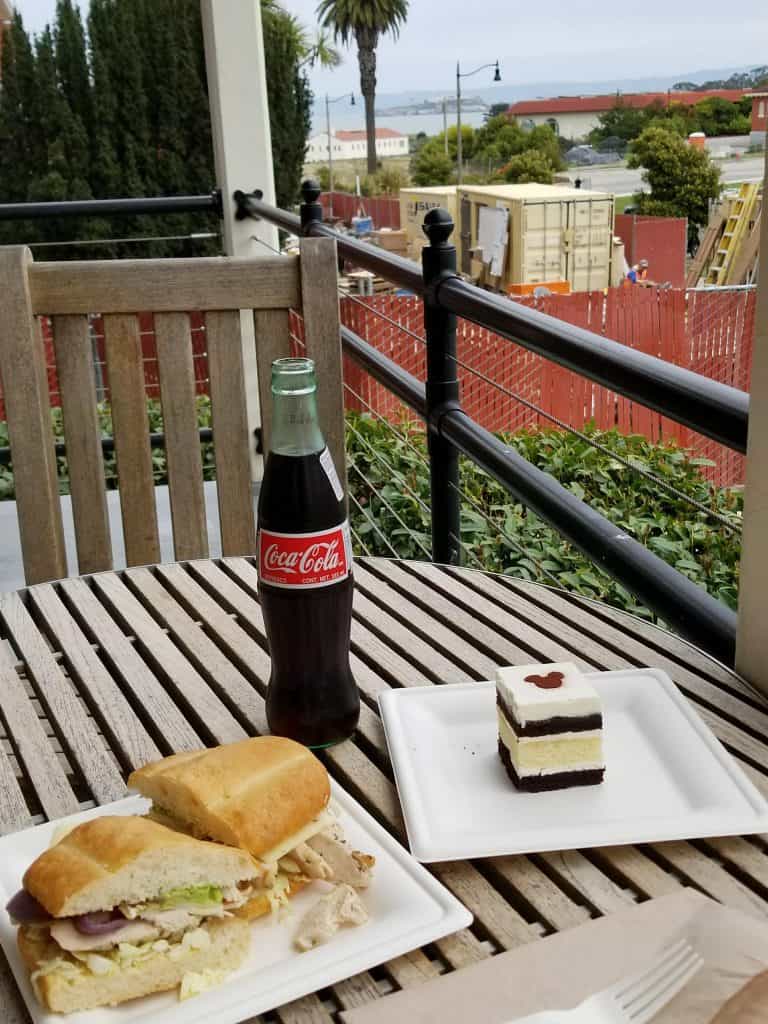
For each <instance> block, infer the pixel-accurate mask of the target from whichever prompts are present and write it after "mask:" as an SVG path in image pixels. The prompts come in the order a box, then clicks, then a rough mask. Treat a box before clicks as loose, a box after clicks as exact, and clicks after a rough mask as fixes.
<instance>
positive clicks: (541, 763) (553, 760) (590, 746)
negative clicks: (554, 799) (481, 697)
mask: <svg viewBox="0 0 768 1024" xmlns="http://www.w3.org/2000/svg"><path fill="white" fill-rule="evenodd" d="M498 720H499V736H500V738H501V741H502V742H503V744H504V746H505V747H506V748H507V750H508V751H509V756H510V757H511V759H512V764H513V765H514V767H515V771H516V772H517V774H518V775H519V776H520V777H521V778H522V777H523V776H526V775H553V774H555V773H556V772H578V771H589V770H591V769H596V768H604V767H605V762H604V760H603V737H602V732H600V731H599V730H596V731H590V732H581V733H579V732H575V733H557V734H555V735H554V736H523V737H518V736H517V734H516V733H515V732H514V730H513V729H512V728H511V727H510V725H509V722H507V720H506V718H505V717H504V715H503V714H502V713H501V711H499V712H498Z"/></svg>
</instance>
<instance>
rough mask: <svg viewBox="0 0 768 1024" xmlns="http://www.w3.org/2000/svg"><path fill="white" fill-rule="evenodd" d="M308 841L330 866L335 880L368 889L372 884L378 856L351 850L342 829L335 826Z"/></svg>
mask: <svg viewBox="0 0 768 1024" xmlns="http://www.w3.org/2000/svg"><path fill="white" fill-rule="evenodd" d="M308 843H309V845H310V846H311V847H312V849H313V850H314V851H315V853H317V854H319V856H320V858H321V859H322V861H323V863H324V864H326V865H327V866H328V867H329V868H330V870H331V877H332V878H333V880H334V882H343V883H345V884H346V885H351V886H353V887H354V888H355V889H366V888H367V887H368V886H369V885H370V882H371V872H372V870H373V865H374V864H375V863H376V858H375V857H371V856H370V854H367V853H360V852H359V851H358V850H350V848H349V846H348V844H347V842H346V840H345V839H344V838H343V834H342V833H341V830H340V829H338V828H336V827H334V828H333V829H328V830H327V831H325V832H321V833H320V834H319V835H316V836H313V837H312V839H310V840H308Z"/></svg>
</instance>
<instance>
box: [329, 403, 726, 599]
mask: <svg viewBox="0 0 768 1024" xmlns="http://www.w3.org/2000/svg"><path fill="white" fill-rule="evenodd" d="M348 423H349V426H350V430H349V431H348V435H347V452H348V458H349V466H350V468H349V486H350V491H351V494H352V495H353V496H354V498H355V499H356V501H357V502H358V503H359V504H360V506H361V507H362V509H363V511H362V512H361V511H360V510H359V509H358V508H357V507H356V505H355V502H354V501H352V502H350V514H351V521H352V527H353V530H354V531H355V533H356V534H357V536H358V537H359V538H360V540H361V541H362V542H363V543H364V544H365V545H366V547H367V548H368V549H369V550H370V552H371V553H372V554H376V555H392V550H391V548H394V550H395V551H396V552H397V554H398V555H399V556H400V557H402V558H423V557H424V552H423V550H422V549H421V548H420V547H419V541H420V542H421V543H422V544H423V545H424V547H426V548H427V550H429V546H430V517H429V514H428V512H427V511H426V510H425V509H424V508H423V507H422V505H421V504H420V503H419V501H418V500H417V498H418V499H421V501H422V502H423V503H424V504H425V505H426V506H427V507H428V506H429V472H428V469H427V464H426V458H427V456H426V440H425V435H424V432H423V430H421V428H420V427H417V426H416V425H414V424H408V423H403V424H401V425H400V426H399V427H398V431H399V433H400V434H401V435H402V437H403V438H404V439H400V438H399V437H397V436H395V435H394V434H393V433H392V431H391V430H390V429H389V427H388V426H387V425H386V424H383V423H381V422H380V421H377V420H374V419H372V418H371V417H370V416H368V415H358V414H351V415H349V416H348ZM584 433H585V434H586V435H587V436H589V437H591V438H593V439H594V440H598V441H599V442H600V443H601V444H602V445H603V446H604V447H605V448H608V449H609V452H610V454H605V453H603V452H601V451H599V450H598V449H595V448H593V447H592V446H590V445H589V444H588V443H587V442H586V441H583V440H581V439H580V438H578V437H574V436H573V435H571V434H566V433H563V432H561V431H557V430H538V431H527V430H526V431H521V432H520V433H518V434H514V435H504V436H502V439H503V440H504V442H505V443H506V444H508V445H509V446H510V447H511V448H514V449H515V450H516V451H517V452H519V453H520V454H521V455H522V456H524V457H525V458H526V459H528V460H529V461H530V462H532V463H533V464H534V465H536V466H538V467H539V468H540V469H543V470H545V471H546V472H548V473H551V474H552V475H553V476H554V477H556V478H557V479H558V480H559V481H560V483H562V484H563V485H564V486H565V487H567V488H568V489H569V490H570V491H571V492H572V493H574V494H575V495H576V496H577V497H578V498H581V499H583V500H584V501H586V502H588V503H589V504H590V505H591V506H592V507H593V508H594V509H596V510H597V511H598V512H600V513H601V514H602V515H604V516H606V518H608V519H610V520H611V522H613V523H615V524H616V526H617V527H618V528H620V529H622V530H624V531H626V532H627V533H628V534H630V535H631V536H633V537H635V538H636V539H637V540H639V541H640V542H641V543H642V544H645V545H646V547H648V548H650V549H651V550H652V551H653V552H654V553H655V554H657V555H659V556H660V557H661V558H663V559H664V560H665V561H666V562H668V563H669V564H670V565H672V566H674V567H675V568H676V569H678V570H679V571H680V572H682V573H684V574H685V575H686V576H688V577H689V578H690V579H692V580H694V582H696V583H698V584H700V585H701V586H703V587H705V588H706V589H707V590H708V591H709V592H710V593H711V594H713V595H714V596H715V597H717V598H718V599H719V600H721V601H723V602H724V603H725V604H727V605H729V606H730V607H732V608H735V607H736V600H737V593H738V571H739V570H738V563H739V551H740V542H739V536H738V534H737V533H734V532H732V531H730V530H728V529H727V528H726V527H724V526H721V525H719V524H718V523H717V522H716V521H713V520H712V519H711V518H710V517H708V516H707V515H706V514H705V513H704V512H700V511H698V510H696V509H695V508H692V507H691V506H690V505H689V504H688V503H687V502H686V501H685V500H684V499H683V498H677V497H675V496H674V495H670V494H668V493H667V492H665V491H664V490H662V489H661V488H660V487H659V486H658V485H657V484H656V483H654V482H653V481H651V480H649V479H647V478H645V477H643V476H641V475H640V474H638V473H636V472H634V471H633V470H632V469H629V468H627V467H626V466H624V465H623V464H622V463H621V462H619V461H617V459H615V458H614V457H613V455H614V454H615V455H619V456H621V457H622V458H624V459H627V460H629V461H630V462H632V463H633V464H636V465H639V466H640V467H642V468H643V469H645V470H647V471H650V472H651V473H653V474H654V475H655V476H656V477H658V478H660V479H662V480H664V481H665V482H667V483H669V484H672V485H673V486H674V487H675V488H677V490H679V491H681V492H682V493H683V494H684V495H687V496H688V497H691V498H694V499H695V500H696V501H698V502H700V503H702V504H704V505H705V506H706V507H707V508H711V509H712V511H714V512H717V513H718V514H719V515H721V516H723V517H724V518H726V519H728V520H730V521H732V522H733V523H734V524H736V525H738V524H739V522H740V518H741V511H742V496H741V494H740V493H739V492H735V491H721V490H717V489H715V488H713V487H712V486H711V485H710V484H709V483H708V482H707V481H706V480H705V479H704V477H703V476H702V475H701V466H702V465H703V464H706V463H705V460H701V459H694V458H691V457H690V454H689V453H688V452H686V451H685V450H684V449H682V448H679V447H678V446H677V445H675V444H672V443H663V444H652V443H651V442H649V441H647V440H646V439H645V438H644V437H641V436H637V435H631V436H625V435H622V434H620V433H619V432H618V431H615V430H613V431H609V432H601V431H598V430H597V429H595V428H591V427H590V428H587V429H586V430H585V431H584ZM363 478H365V479H363ZM461 487H462V491H463V493H464V494H465V495H467V496H468V498H470V499H471V501H464V502H463V505H462V512H461V536H462V542H463V544H464V545H465V550H464V562H465V564H466V565H468V566H474V567H479V565H482V566H483V567H484V568H486V569H488V570H491V571H493V572H501V573H506V574H508V575H512V576H518V577H522V578H523V579H528V580H537V581H539V582H543V583H550V584H554V583H557V584H559V585H560V586H562V587H565V588H566V589H567V590H572V591H576V592H577V593H579V594H583V595H584V596H586V597H593V598H597V599H599V600H602V601H606V602H607V603H609V604H612V605H616V606H617V607H619V608H624V609H627V610H629V611H632V612H635V613H636V614H639V615H643V616H645V617H647V618H650V617H651V613H650V612H649V611H648V609H646V608H643V607H641V606H639V605H638V604H637V602H636V600H635V598H634V597H633V596H632V595H631V594H630V593H629V592H628V591H627V590H626V589H625V588H624V587H623V586H621V584H620V583H617V582H616V581H615V580H613V579H611V577H609V576H607V575H606V574H605V573H604V572H602V571H601V570H600V569H599V568H597V567H596V566H595V565H593V563H591V562H590V561H589V560H588V559H586V558H585V557H584V556H583V555H582V554H581V553H580V552H579V551H577V550H576V549H575V548H574V547H573V546H572V545H571V544H569V543H568V542H567V541H565V540H563V538H562V537H560V536H559V534H557V533H556V532H555V531H554V530H553V529H552V528H551V527H549V526H548V525H547V524H546V523H545V522H543V521H542V520H541V519H540V518H539V517H538V516H536V515H535V514H534V513H533V512H531V511H529V510H528V509H527V508H525V507H524V506H523V505H521V504H520V503H519V502H516V501H514V499H513V498H512V497H511V496H510V495H509V493H508V492H507V491H506V490H505V489H504V488H503V487H501V485H500V484H498V483H497V482H496V481H495V480H493V479H492V478H491V477H490V476H488V474H487V473H485V472H484V471H483V470H481V469H479V468H478V467H477V466H475V465H474V463H472V462H470V461H469V460H468V459H462V466H461ZM414 494H415V495H416V497H414ZM387 506H389V507H387ZM395 513H396V514H397V515H395ZM382 534H383V535H384V537H386V541H385V540H384V539H383V537H382ZM505 535H506V536H505ZM387 542H388V543H387ZM390 545H391V548H390ZM358 553H362V548H361V547H359V550H358Z"/></svg>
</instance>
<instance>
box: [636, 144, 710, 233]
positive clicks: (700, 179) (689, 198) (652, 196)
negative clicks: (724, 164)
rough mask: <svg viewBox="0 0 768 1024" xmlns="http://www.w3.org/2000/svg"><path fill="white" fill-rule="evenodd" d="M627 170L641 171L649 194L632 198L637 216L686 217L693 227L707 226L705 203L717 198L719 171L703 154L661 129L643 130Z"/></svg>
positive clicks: (707, 206) (706, 205)
mask: <svg viewBox="0 0 768 1024" xmlns="http://www.w3.org/2000/svg"><path fill="white" fill-rule="evenodd" d="M627 166H628V167H642V168H643V181H644V182H645V183H646V185H648V186H649V187H650V193H648V192H640V193H638V194H637V195H636V196H635V197H634V202H635V205H636V206H637V209H638V212H639V213H645V214H650V215H652V216H659V217H687V218H688V224H689V226H690V225H694V226H696V227H698V226H701V225H703V224H705V223H706V222H707V219H708V215H709V203H710V202H711V201H712V200H714V199H716V198H717V197H718V195H719V194H720V171H719V169H718V168H717V167H715V166H714V165H713V163H712V161H711V160H710V158H709V154H708V153H707V152H706V151H705V150H701V149H695V148H694V147H693V146H689V145H688V144H687V143H686V142H685V140H684V139H681V138H680V136H679V135H675V134H673V133H672V132H668V131H665V130H664V129H663V128H658V127H651V128H646V130H645V131H644V132H643V133H642V135H641V136H640V138H639V139H637V140H636V141H635V142H634V143H633V145H632V149H631V151H630V155H629V159H628V161H627Z"/></svg>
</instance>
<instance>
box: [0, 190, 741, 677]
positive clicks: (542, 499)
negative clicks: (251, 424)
mask: <svg viewBox="0 0 768 1024" xmlns="http://www.w3.org/2000/svg"><path fill="white" fill-rule="evenodd" d="M302 194H303V203H302V206H301V216H297V215H296V214H293V213H290V212H288V211H286V210H280V209H278V208H276V207H273V206H270V205H268V204H266V203H264V202H263V200H262V197H261V194H260V193H259V192H252V193H245V192H236V193H235V194H234V196H233V200H234V203H235V206H236V210H237V216H238V218H240V219H243V218H246V217H251V218H254V219H257V220H258V219H264V220H266V221H268V222H270V223H272V224H275V225H276V226H277V227H279V228H282V229H283V230H284V231H287V232H291V233H294V234H308V235H324V236H327V237H330V238H333V239H335V241H336V244H337V246H338V249H339V252H340V254H341V255H342V256H344V257H345V258H346V259H348V260H353V261H355V262H356V263H357V264H359V265H360V266H363V267H365V268H366V269H368V270H370V271H372V272H373V273H375V274H378V275H379V276H381V277H384V278H386V279H388V280H390V281H392V282H394V283H396V284H397V285H399V286H400V287H402V288H405V289H407V290H409V291H411V292H413V293H414V294H416V295H420V296H422V297H423V299H424V303H425V311H424V312H425V328H426V334H427V346H428V354H427V382H426V386H425V385H424V384H423V383H422V382H421V381H419V380H418V379H417V378H415V377H413V376H412V375H411V374H409V373H407V372H406V371H405V370H403V369H402V367H400V366H398V365H397V364H396V363H395V362H393V361H392V360H391V359H388V358H387V357H386V356H385V355H383V354H382V353H381V352H379V351H377V350H376V349H375V348H374V347H373V346H372V345H370V344H368V343H367V342H366V341H365V340H364V339H363V338H360V337H359V336H358V335H357V334H355V333H354V332H353V331H351V330H350V329H349V328H347V327H342V330H341V338H342V344H343V346H344V350H345V352H346V353H347V354H349V355H350V356H351V357H352V358H353V359H354V360H355V361H356V362H358V363H359V364H360V365H361V366H362V367H363V368H364V369H365V370H366V371H367V372H368V373H369V374H370V375H371V376H372V377H373V378H374V379H376V380H377V381H379V382H380V383H382V384H383V385H384V386H385V387H387V388H388V389H389V390H390V391H392V393H393V394H395V395H396V396H397V397H398V398H399V399H400V400H401V401H403V402H404V403H405V404H406V405H408V406H409V407H410V408H411V409H413V410H414V411H415V412H416V413H417V414H418V415H419V416H420V417H421V418H422V419H424V420H425V421H426V423H427V426H428V432H429V435H428V436H429V453H430V479H431V486H432V552H433V558H435V560H437V561H444V562H447V563H449V564H456V563H458V561H459V552H460V537H459V514H460V491H459V488H458V487H457V486H456V483H457V476H456V473H457V469H456V467H457V457H458V453H459V452H460V453H462V454H464V455H465V456H467V457H468V458H470V459H471V460H472V461H473V462H475V463H476V464H477V465H479V466H480V467H481V468H483V469H484V470H485V471H486V472H487V473H489V474H490V475H491V476H492V477H494V479H496V480H497V481H498V482H499V483H500V484H501V485H502V486H503V487H505V488H506V489H507V490H508V491H509V493H510V494H511V495H513V496H514V497H515V498H516V499H517V500H519V501H521V502H522V503H523V504H525V505H526V506H527V507H529V508H530V509H531V510H532V511H533V512H535V513H536V514H537V515H538V516H540V517H541V518H542V519H543V520H545V521H546V522H547V523H549V524H550V525H551V526H552V527H554V528H555V529H556V530H557V531H558V532H559V533H560V534H561V535H562V536H563V537H564V538H565V539H567V540H568V541H569V542H570V543H572V544H573V545H574V546H575V547H576V548H578V549H579V550H580V551H581V552H583V553H584V554H585V555H586V556H587V557H588V558H589V559H591V560H592V561H593V562H594V563H595V564H597V565H599V566H601V567H602V568H603V569H604V570H605V571H606V572H608V573H609V574H610V575H611V576H613V577H614V578H615V579H617V580H618V581H619V582H620V583H622V584H623V585H624V586H625V587H626V588H627V589H628V590H630V591H631V592H632V593H634V594H635V595H636V596H637V597H638V598H639V599H640V600H641V601H642V602H643V603H644V604H645V605H647V606H648V607H649V608H651V609H652V610H653V611H655V612H656V613H657V614H658V615H660V616H661V617H662V618H663V619H664V620H665V621H666V622H667V623H668V624H669V625H670V626H672V627H673V628H675V629H676V630H677V631H678V632H679V633H681V634H682V635H683V636H686V637H687V638H688V639H690V640H692V641H693V642H694V643H696V644H698V645H699V646H701V647H702V648H704V649H705V650H707V651H709V652H710V653H711V654H713V655H714V656H715V657H717V658H719V659H720V660H722V661H724V662H725V663H727V664H730V665H732V664H733V661H734V654H735V642H736V615H735V613H734V612H733V611H731V610H730V609H729V608H727V607H726V606H725V605H723V604H721V603H720V602H719V601H716V600H715V599H714V598H713V597H711V596H710V595H709V594H707V592H706V591H705V590H704V589H703V588H701V587H699V586H697V585H696V584H695V583H693V582H692V581H691V580H689V579H688V578H687V577H686V576H684V575H683V574H682V573H680V572H678V571H677V570H676V569H674V568H673V567H672V566H670V565H669V564H668V563H666V562H665V561H663V560H662V559H661V558H659V557H658V556H656V555H654V554H653V553H652V552H651V551H649V550H648V549H647V548H645V547H644V546H643V545H642V544H640V543H638V542H637V541H636V540H634V539H633V538H632V537H630V536H629V535H627V534H626V533H624V532H623V531H621V530H620V529H619V528H618V527H617V526H616V525H615V524H614V523H612V522H610V520H608V519H607V518H605V517H603V516H601V515H600V514H599V513H597V512H596V511H594V509H592V508H591V507H590V506H589V505H587V504H585V503H584V502H582V501H580V500H579V499H578V498H576V497H575V495H574V494H572V493H571V492H570V491H569V490H567V489H566V488H565V487H563V486H562V485H561V484H560V483H558V481H557V480H555V479H554V478H553V477H552V476H550V475H549V474H548V473H545V472H543V471H542V470H540V469H538V468H537V467H535V466H533V465H532V464H531V463H529V462H527V461H526V460H525V459H523V458H522V457H521V456H520V455H518V454H517V453H516V452H514V451H513V450H511V449H510V448H509V447H507V446H506V445H504V444H503V443H502V442H501V441H500V440H499V439H498V438H497V437H495V436H494V435H493V434H491V433H490V432H489V431H487V430H485V429H484V428H483V427H481V426H480V425H479V424H477V423H475V422H474V421H473V420H472V419H471V418H470V417H469V416H468V415H467V413H466V412H465V411H464V410H463V409H462V407H461V404H460V401H459V399H458V386H457V381H456V376H457V373H456V367H457V362H456V347H455V345H456V316H457V315H460V316H462V317H464V318H466V319H468V320H471V321H473V322H475V323H477V324H479V325H481V326H483V327H487V328H489V329H491V330H493V331H494V332H496V333H498V334H500V335H502V336H504V337H506V338H508V339H509V340H510V341H512V342H514V343H516V344H518V345H521V346H523V347H524V348H527V349H529V350H530V351H533V352H536V353H537V354H539V355H541V356H543V357H545V358H547V359H549V360H551V361H552V362H555V363H558V364H559V365H561V366H564V367H566V368H568V369H570V370H572V371H575V372H577V373H579V374H581V375H583V376H584V377H587V378H589V379H590V380H593V381H595V382H596V383H598V384H601V385H604V386H606V387H609V388H610V389H611V390H612V391H614V392H616V393H618V394H621V395H624V396H625V397H627V398H630V399H632V400H633V401H636V402H639V403H640V404H642V405H645V406H647V407H648V408H651V409H654V410H656V411H657V412H660V413H662V414H663V415H665V416H667V417H669V418H670V419H672V420H675V421H677V422H679V423H682V424H684V425H685V426H687V427H690V428H692V429H693V430H696V431H697V432H699V433H700V434H704V435H706V436H707V437H710V438H712V439H713V440H715V441H717V442H719V443H721V444H724V445H726V446H728V447H730V448H733V449H735V450H736V451H740V452H744V451H745V450H746V443H747V427H748V419H749V396H748V395H747V394H745V393H744V392H742V391H738V390H737V389H735V388H731V387H728V386H727V385H724V384H720V383H717V382H715V381H712V380H710V379H709V378H706V377H702V376H700V375H698V374H695V373H692V372H690V371H688V370H684V369H682V368H680V367H677V366H674V365H672V364H670V363H666V362H664V361H663V360H661V359H657V358H655V357H654V356H650V355H646V354H645V353H641V352H637V351H634V350H632V349H630V348H628V347H626V346H624V345H621V344H619V343H618V342H615V341H611V340H607V339H605V338H602V337H600V336H599V335H596V334H593V333H591V332H590V331H586V330H583V329H581V328H578V327H574V326H572V325H569V324H566V323H564V322H562V321H560V320H557V319H555V318H553V317H549V316H546V315H545V314H543V313H540V312H538V311H536V310H531V309H528V308H526V307H523V306H521V305H520V304H518V303H513V302H509V301H508V300H505V299H503V298H501V297H499V296H496V295H493V294H490V293H488V292H486V291H483V290H482V289H480V288H476V287H474V286H473V285H470V284H468V283H467V282H465V281H463V280H462V279H461V278H460V277H459V276H458V275H457V274H456V270H455V268H456V254H455V248H454V247H453V246H452V245H451V244H450V241H449V237H450V233H451V230H452V228H453V225H452V223H451V222H450V217H449V216H448V215H447V213H446V212H445V211H440V212H439V213H437V212H436V211H432V216H430V217H429V218H428V221H427V223H425V231H426V233H427V235H428V237H429V241H430V244H429V246H427V247H425V249H424V250H423V253H422V261H423V272H422V271H420V270H419V269H418V267H417V266H416V265H415V264H414V263H412V262H410V261H408V260H405V259H402V258H401V257H398V256H395V255H394V254H392V253H388V252H386V251H384V250H382V249H378V248H376V247H374V246H371V245H369V244H367V243H365V242H362V241H359V240H358V239H355V238H351V237H349V236H346V235H342V234H340V233H339V232H337V231H334V230H333V229H332V228H330V227H328V226H327V225H325V224H323V222H322V207H321V206H320V204H319V202H318V199H319V196H320V189H319V187H318V186H317V185H316V184H315V183H313V182H305V183H304V186H303V188H302ZM220 203H221V197H220V195H219V194H218V193H216V192H214V193H212V194H211V195H209V196H186V197H185V196H180V197H165V198H159V199H129V200H95V201H88V202H81V203H64V204H62V203H34V204H29V203H28V204H14V205H12V206H8V205H5V206H3V205H0V220H3V219H6V220H7V219H15V220H21V219H26V218H29V217H32V218H35V217H47V216H57V217H59V216H65V215H66V216H83V215H87V216H98V215H99V214H100V213H101V214H113V213H125V214H138V213H142V214H152V213H169V212H180V211H182V210H184V211H190V210H200V211H203V210H204V211H208V212H211V211H218V210H220ZM107 443H108V442H107ZM158 443H159V438H158Z"/></svg>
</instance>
